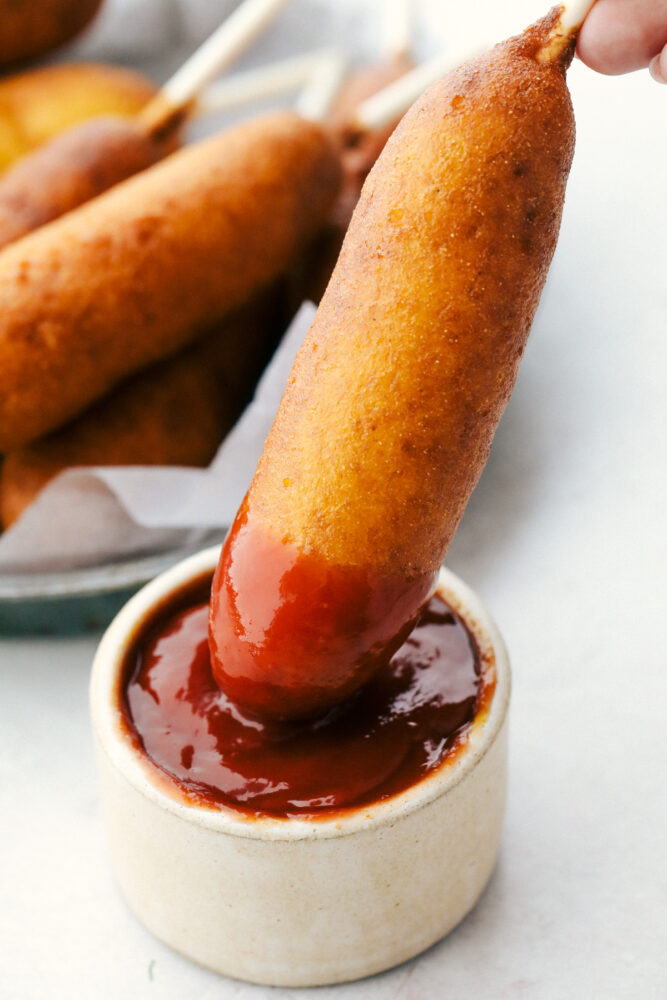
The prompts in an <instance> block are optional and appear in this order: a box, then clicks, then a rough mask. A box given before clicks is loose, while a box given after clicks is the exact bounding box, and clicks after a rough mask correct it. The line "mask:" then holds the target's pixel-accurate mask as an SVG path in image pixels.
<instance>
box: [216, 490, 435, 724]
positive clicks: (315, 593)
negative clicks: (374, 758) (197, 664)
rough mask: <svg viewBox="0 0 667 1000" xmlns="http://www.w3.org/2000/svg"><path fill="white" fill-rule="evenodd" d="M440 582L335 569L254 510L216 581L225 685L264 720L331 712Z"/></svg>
mask: <svg viewBox="0 0 667 1000" xmlns="http://www.w3.org/2000/svg"><path fill="white" fill-rule="evenodd" d="M436 576H437V574H433V573H429V574H422V575H418V576H415V577H414V578H413V579H410V580H406V579H405V577H404V576H398V575H397V576H395V577H391V576H384V577H378V576H377V574H374V573H372V572H371V570H370V569H367V568H365V567H363V566H332V565H330V564H329V563H328V562H327V561H326V560H325V559H323V558H322V557H321V556H319V555H317V554H305V553H302V552H300V551H299V550H298V549H297V548H296V546H294V545H292V544H291V543H290V542H288V541H285V540H282V539H277V538H275V537H273V536H272V535H271V533H270V531H268V530H267V528H266V526H265V525H264V524H263V522H262V521H261V520H258V519H257V518H256V517H254V516H253V515H252V513H251V512H250V511H249V510H248V508H247V506H246V504H244V505H243V506H242V508H241V510H240V511H239V514H238V515H237V518H236V520H235V522H234V525H233V527H232V530H231V531H230V533H229V535H228V537H227V539H226V541H225V544H224V546H223V550H222V555H221V558H220V563H219V565H218V569H217V571H216V574H215V577H214V579H213V588H212V593H211V610H210V619H209V636H210V643H211V655H212V666H213V674H214V676H215V679H216V681H217V683H218V685H219V687H220V688H221V689H222V690H223V691H225V692H226V693H227V694H228V695H229V696H230V697H231V698H233V699H234V701H235V702H237V704H239V705H243V706H245V708H246V709H248V710H250V711H251V712H253V713H254V714H255V715H257V716H259V717H260V718H273V719H281V720H289V719H303V718H308V717H314V716H318V715H322V714H323V713H324V712H326V711H328V710H329V709H331V708H333V707H334V706H336V705H339V704H340V703H341V702H343V701H344V700H345V699H346V698H348V697H349V696H350V695H351V694H352V693H353V692H354V691H356V690H357V689H358V688H360V687H362V685H363V684H365V683H366V681H367V680H368V678H369V677H371V676H372V674H373V673H374V671H375V670H377V669H379V668H381V667H382V666H383V665H386V664H387V663H388V661H389V659H390V658H391V656H392V655H393V654H394V653H395V651H396V650H397V649H398V648H399V646H400V645H401V643H402V642H403V640H404V639H405V638H406V636H407V635H408V634H409V633H410V630H411V629H412V626H413V625H414V622H415V620H416V617H417V615H418V613H419V610H420V609H421V608H422V607H423V606H424V604H425V602H426V600H427V599H428V597H429V595H430V594H431V593H432V592H433V589H434V586H435V580H436Z"/></svg>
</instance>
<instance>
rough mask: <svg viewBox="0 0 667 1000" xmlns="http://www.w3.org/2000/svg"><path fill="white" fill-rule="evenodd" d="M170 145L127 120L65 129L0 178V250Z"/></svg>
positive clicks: (137, 169) (121, 178)
mask: <svg viewBox="0 0 667 1000" xmlns="http://www.w3.org/2000/svg"><path fill="white" fill-rule="evenodd" d="M174 145H175V138H172V137H168V139H167V140H166V141H165V140H162V139H160V138H156V137H154V136H152V135H150V134H148V133H147V132H146V131H145V129H143V128H142V127H141V125H140V124H138V123H137V122H136V121H134V120H133V119H131V118H127V119H123V118H94V119H92V120H91V121H88V122H84V123H82V124H81V125H78V126H76V127H74V128H71V129H67V131H65V132H63V133H62V135H59V136H56V137H55V138H54V139H52V140H51V141H50V142H48V143H47V144H46V145H45V146H42V147H41V148H40V149H37V150H35V151H34V152H33V153H31V154H30V155H29V156H25V157H23V158H22V159H20V160H19V161H18V163H16V164H14V166H12V167H10V168H9V170H8V171H7V172H6V173H5V174H4V175H3V176H2V177H0V249H1V248H2V247H4V246H7V244H8V243H13V242H14V240H17V239H19V238H20V237H21V236H25V235H26V233H30V232H32V231H33V230H34V229H38V228H39V227H40V226H43V225H45V224H46V223H47V222H51V221H52V220H53V219H58V218H60V216H61V215H64V214H65V213H66V212H69V211H71V210H72V209H74V208H78V206H79V205H83V204H84V203H85V202H87V201H90V200H91V199H92V198H95V197H97V195H99V194H102V193H103V192H104V191H108V190H109V188H111V187H113V186H114V185H115V184H119V183H120V182H121V181H124V180H126V179H127V178H128V177H132V176H134V174H138V173H140V172H141V171H142V170H145V169H146V168H147V167H150V166H152V165H153V164H154V163H157V161H158V160H161V159H162V158H163V156H165V154H166V153H167V152H169V151H170V150H172V149H173V148H174Z"/></svg>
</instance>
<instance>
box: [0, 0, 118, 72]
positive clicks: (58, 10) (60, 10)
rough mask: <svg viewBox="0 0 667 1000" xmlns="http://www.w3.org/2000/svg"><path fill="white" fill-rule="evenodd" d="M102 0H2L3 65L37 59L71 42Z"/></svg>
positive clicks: (0, 60) (0, 49)
mask: <svg viewBox="0 0 667 1000" xmlns="http://www.w3.org/2000/svg"><path fill="white" fill-rule="evenodd" d="M101 3H102V0H30V2H29V3H20V2H19V3H17V2H16V0H0V65H2V66H8V65H11V64H12V63H17V62H23V61H24V60H27V59H35V58H36V57H37V56H41V55H44V54H45V53H47V52H51V51H53V50H54V49H57V48H59V47H60V46H61V45H64V44H65V42H69V41H70V40H71V39H72V38H74V37H75V35H78V34H79V32H80V31H83V29H84V28H85V27H86V25H88V24H89V23H90V21H92V19H93V17H94V16H95V14H97V11H98V10H99V8H100V6H101Z"/></svg>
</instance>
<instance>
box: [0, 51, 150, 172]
mask: <svg viewBox="0 0 667 1000" xmlns="http://www.w3.org/2000/svg"><path fill="white" fill-rule="evenodd" d="M156 90H157V88H156V87H155V85H154V84H153V83H152V82H151V81H150V80H149V79H148V78H147V77H146V76H144V75H143V74H142V73H137V72H136V71H134V70H131V69H128V68H127V67H124V66H113V65H107V64H104V63H59V64H57V65H55V66H40V67H39V68H38V69H31V70H28V71H26V72H23V73H14V74H12V75H11V76H7V77H4V79H2V80H0V121H1V122H2V128H1V129H0V170H4V169H5V168H6V167H8V166H10V165H11V164H12V163H14V162H15V161H16V160H18V159H20V158H21V157H22V156H25V155H26V154H27V153H30V152H32V150H33V149H36V148H37V147H38V146H42V145H43V144H44V143H45V142H48V141H49V140H50V139H53V138H54V136H56V135H60V133H61V132H64V131H65V130H66V129H68V128H71V127H72V126H74V125H79V124H80V123H81V122H83V121H88V120H90V119H91V118H95V117H97V116H104V115H114V116H116V117H119V118H128V117H131V116H133V115H136V114H137V113H138V112H139V111H140V109H141V108H143V107H144V106H145V105H146V104H147V102H148V101H149V100H150V99H151V98H152V97H153V96H154V95H155V93H156Z"/></svg>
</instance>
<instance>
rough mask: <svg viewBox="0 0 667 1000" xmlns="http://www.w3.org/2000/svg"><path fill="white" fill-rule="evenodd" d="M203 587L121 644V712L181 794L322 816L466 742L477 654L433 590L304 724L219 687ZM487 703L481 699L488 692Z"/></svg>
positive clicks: (393, 784)
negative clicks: (369, 669)
mask: <svg viewBox="0 0 667 1000" xmlns="http://www.w3.org/2000/svg"><path fill="white" fill-rule="evenodd" d="M206 598H207V595H206V594H205V593H202V592H201V591H200V593H199V594H191V596H190V599H189V603H188V606H185V607H184V601H183V597H181V599H180V601H176V602H175V603H172V604H171V605H170V606H168V607H166V608H164V609H163V611H162V612H161V615H160V618H159V620H158V621H157V622H156V623H155V624H154V625H152V626H150V627H149V628H148V629H146V630H145V631H144V633H143V634H142V635H140V636H139V638H138V640H137V641H136V642H135V644H134V646H133V647H132V648H131V649H130V651H129V653H128V658H127V662H126V671H125V678H126V680H125V682H124V690H123V712H124V715H125V719H126V723H127V725H128V728H129V731H130V733H131V734H132V738H133V739H134V741H135V743H136V744H137V746H138V747H139V748H140V749H142V750H143V751H144V753H145V754H146V755H147V757H148V758H149V759H150V760H151V761H152V762H153V763H154V764H155V765H157V767H158V768H159V769H160V770H161V771H162V772H163V773H164V775H165V776H168V780H169V779H170V780H169V784H170V786H171V787H172V791H174V790H175V791H176V792H177V793H178V794H180V795H181V796H182V797H183V798H184V799H185V800H186V801H190V802H193V803H196V804H199V805H206V806H209V807H211V808H220V807H230V808H232V809H235V810H239V811H241V812H243V813H246V814H252V815H262V814H269V815H273V816H282V817H288V816H297V815H304V814H305V815H325V814H327V813H331V812H336V811H340V810H344V809H346V808H350V807H353V806H360V805H367V804H369V803H371V802H376V801H378V800H381V799H384V798H388V797H389V796H391V795H395V794H396V793H398V792H401V791H403V790H404V789H406V788H408V787H409V786H410V785H413V784H414V783H415V782H417V781H419V780H420V779H421V778H422V777H424V776H425V775H426V774H428V773H429V772H430V771H432V770H433V769H435V768H436V767H438V765H440V764H441V763H442V762H443V760H444V759H445V758H446V757H447V756H448V755H452V754H454V753H455V752H456V750H457V749H458V748H459V747H461V746H463V745H464V744H465V741H466V738H467V731H468V729H469V726H470V723H471V722H472V720H473V718H474V716H475V714H476V711H477V709H478V706H479V702H480V688H481V686H482V684H481V678H480V657H479V654H478V651H477V648H476V645H475V642H474V640H473V638H472V636H471V635H470V633H469V632H468V630H467V629H466V628H465V626H464V624H463V623H462V621H461V619H460V618H459V617H458V616H457V615H456V614H454V613H453V612H452V611H451V609H450V608H449V607H448V606H447V605H446V604H445V603H444V602H443V601H442V600H441V599H440V598H439V597H437V596H436V597H434V598H432V600H431V601H430V603H429V604H428V605H427V607H426V608H425V610H424V611H423V613H422V615H421V617H420V619H419V621H418V623H417V625H416V627H415V629H414V630H413V632H412V633H411V634H410V636H409V637H408V638H407V639H406V641H405V642H404V643H403V645H402V646H401V648H400V649H399V650H398V652H397V653H396V654H395V655H394V657H393V658H392V660H391V662H390V664H389V665H388V667H386V668H384V669H383V670H381V671H379V672H378V673H377V674H376V675H375V676H374V677H373V678H372V679H371V680H370V682H369V683H368V684H367V685H366V686H365V687H364V688H363V689H362V690H361V691H360V692H358V693H357V694H356V695H355V696H354V697H353V698H351V699H350V700H349V701H348V702H347V703H345V704H344V705H342V706H340V707H339V708H337V709H336V710H334V711H333V712H330V713H329V714H328V715H326V716H325V717H324V718H321V719H318V720H317V721H315V722H308V723H298V724H297V723H284V722H267V721H263V722H260V721H258V720H257V719H256V718H253V717H252V716H248V715H245V714H244V713H243V712H242V711H241V710H240V709H239V708H238V707H237V706H236V705H235V704H234V703H233V702H231V701H230V700H229V698H228V696H227V695H226V694H224V693H222V692H221V691H220V690H219V688H218V687H217V685H216V683H215V681H214V679H213V676H212V672H211V661H210V654H209V644H208V637H207V622H208V602H207V599H206ZM482 700H484V701H485V700H486V694H484V697H483V699H482Z"/></svg>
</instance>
